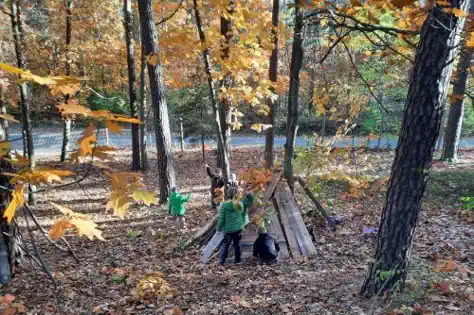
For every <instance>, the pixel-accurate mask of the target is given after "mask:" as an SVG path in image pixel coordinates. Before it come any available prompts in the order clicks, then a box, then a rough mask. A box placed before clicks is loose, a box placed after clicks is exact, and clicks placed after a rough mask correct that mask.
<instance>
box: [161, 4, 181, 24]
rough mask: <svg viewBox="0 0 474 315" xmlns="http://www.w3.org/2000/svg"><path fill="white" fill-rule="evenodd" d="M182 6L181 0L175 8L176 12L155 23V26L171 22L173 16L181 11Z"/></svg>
mask: <svg viewBox="0 0 474 315" xmlns="http://www.w3.org/2000/svg"><path fill="white" fill-rule="evenodd" d="M182 4H183V0H181V1H180V2H179V5H178V7H177V8H176V10H174V12H173V13H171V14H170V15H169V16H167V17H165V18H164V19H162V20H161V21H158V22H156V25H160V24H163V23H165V22H167V21H169V20H171V19H172V18H173V16H175V15H176V13H178V11H179V9H181V5H182Z"/></svg>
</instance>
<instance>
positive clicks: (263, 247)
mask: <svg viewBox="0 0 474 315" xmlns="http://www.w3.org/2000/svg"><path fill="white" fill-rule="evenodd" d="M279 252H280V245H278V242H277V241H276V240H275V239H274V238H273V237H271V235H270V234H268V233H266V232H265V230H264V229H263V228H262V227H259V228H258V237H257V240H255V243H254V244H253V256H254V257H255V258H257V260H258V261H259V262H260V263H264V264H271V263H274V262H276V260H277V257H278V253H279Z"/></svg>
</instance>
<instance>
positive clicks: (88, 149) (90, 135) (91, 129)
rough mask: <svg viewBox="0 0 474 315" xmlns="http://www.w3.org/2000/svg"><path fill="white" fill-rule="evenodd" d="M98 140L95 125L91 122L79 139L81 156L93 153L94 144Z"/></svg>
mask: <svg viewBox="0 0 474 315" xmlns="http://www.w3.org/2000/svg"><path fill="white" fill-rule="evenodd" d="M96 142H97V136H96V134H95V126H94V125H93V124H90V125H89V126H88V127H87V128H86V130H84V133H83V134H82V136H81V137H80V138H79V139H78V140H77V144H78V145H79V152H80V155H81V156H85V155H88V154H92V144H93V143H96Z"/></svg>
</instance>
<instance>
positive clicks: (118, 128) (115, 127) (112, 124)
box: [105, 119, 123, 135]
mask: <svg viewBox="0 0 474 315" xmlns="http://www.w3.org/2000/svg"><path fill="white" fill-rule="evenodd" d="M105 127H106V128H107V129H109V130H110V131H112V132H115V133H118V134H120V135H121V134H123V131H122V126H120V125H119V124H117V123H116V122H115V121H112V120H110V119H107V120H106V122H105Z"/></svg>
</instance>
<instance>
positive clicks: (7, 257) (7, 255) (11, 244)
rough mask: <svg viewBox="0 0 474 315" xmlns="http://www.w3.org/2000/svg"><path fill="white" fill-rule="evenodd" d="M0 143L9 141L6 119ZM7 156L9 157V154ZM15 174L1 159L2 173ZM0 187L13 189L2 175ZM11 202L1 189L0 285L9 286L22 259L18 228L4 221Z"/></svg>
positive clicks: (0, 121) (0, 98)
mask: <svg viewBox="0 0 474 315" xmlns="http://www.w3.org/2000/svg"><path fill="white" fill-rule="evenodd" d="M0 108H1V113H2V114H5V113H6V107H5V104H4V102H3V90H2V86H1V85H0ZM0 141H1V142H4V141H8V122H7V121H6V120H5V119H0ZM7 156H9V155H8V154H7ZM3 172H6V173H14V172H15V170H14V169H13V167H12V165H11V164H10V162H9V161H7V160H5V159H0V173H3ZM0 185H1V186H2V187H5V188H7V189H12V188H13V187H12V184H11V183H10V178H9V177H7V176H3V175H0ZM10 201H11V193H10V191H8V190H3V189H0V216H1V218H2V219H1V220H0V284H2V285H5V284H7V283H8V282H9V281H10V280H11V278H12V277H13V275H14V273H15V265H16V260H17V258H20V257H19V255H18V254H21V252H19V248H18V245H17V241H18V239H17V238H18V231H17V226H16V225H14V224H8V222H7V221H6V220H5V219H3V215H4V211H5V209H6V208H7V206H8V204H9V203H10Z"/></svg>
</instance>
